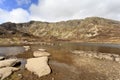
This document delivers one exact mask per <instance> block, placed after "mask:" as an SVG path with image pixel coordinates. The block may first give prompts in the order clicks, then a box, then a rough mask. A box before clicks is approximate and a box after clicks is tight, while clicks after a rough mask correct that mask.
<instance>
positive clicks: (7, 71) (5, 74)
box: [0, 67, 19, 80]
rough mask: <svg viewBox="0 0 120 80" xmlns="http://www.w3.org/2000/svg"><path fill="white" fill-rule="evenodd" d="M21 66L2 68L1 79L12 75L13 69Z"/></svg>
mask: <svg viewBox="0 0 120 80" xmlns="http://www.w3.org/2000/svg"><path fill="white" fill-rule="evenodd" d="M17 70H19V68H14V67H4V68H1V69H0V78H1V79H0V80H3V79H5V78H7V77H8V76H10V75H11V74H12V72H13V71H17Z"/></svg>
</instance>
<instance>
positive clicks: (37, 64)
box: [25, 57, 51, 77]
mask: <svg viewBox="0 0 120 80" xmlns="http://www.w3.org/2000/svg"><path fill="white" fill-rule="evenodd" d="M47 62H48V57H39V58H30V59H28V60H27V64H26V65H25V67H26V68H27V70H29V71H31V72H33V73H34V74H36V75H38V76H39V77H41V76H45V75H48V74H50V72H51V69H50V67H49V66H48V64H47Z"/></svg>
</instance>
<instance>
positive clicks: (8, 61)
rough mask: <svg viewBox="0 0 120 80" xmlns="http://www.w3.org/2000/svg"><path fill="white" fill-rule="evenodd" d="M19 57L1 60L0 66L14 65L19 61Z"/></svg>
mask: <svg viewBox="0 0 120 80" xmlns="http://www.w3.org/2000/svg"><path fill="white" fill-rule="evenodd" d="M18 62H19V60H18V59H6V60H2V61H0V68H1V67H9V66H14V65H15V64H16V63H18Z"/></svg>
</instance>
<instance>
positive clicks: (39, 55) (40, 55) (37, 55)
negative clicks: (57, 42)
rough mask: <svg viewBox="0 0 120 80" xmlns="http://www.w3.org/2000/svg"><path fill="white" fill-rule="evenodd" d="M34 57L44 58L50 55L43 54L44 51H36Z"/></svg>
mask: <svg viewBox="0 0 120 80" xmlns="http://www.w3.org/2000/svg"><path fill="white" fill-rule="evenodd" d="M33 56H34V57H43V56H50V53H48V52H43V51H39V50H38V51H34V52H33Z"/></svg>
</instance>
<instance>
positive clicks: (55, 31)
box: [0, 17, 120, 42]
mask: <svg viewBox="0 0 120 80" xmlns="http://www.w3.org/2000/svg"><path fill="white" fill-rule="evenodd" d="M118 34H120V22H119V21H114V20H109V19H104V18H99V17H89V18H85V19H81V20H70V21H62V22H56V23H48V22H40V21H30V22H28V23H19V24H15V23H4V24H1V25H0V37H5V36H6V37H7V38H8V37H9V36H10V38H11V36H13V38H12V40H13V41H17V40H18V41H19V40H20V39H23V41H25V42H27V41H30V40H29V39H30V38H31V41H35V40H39V41H40V40H41V41H53V40H72V41H103V42H104V41H107V42H114V41H119V40H120V35H118ZM21 37H22V38H21ZM25 37H27V38H25ZM34 39H35V40H34ZM119 42H120V41H119Z"/></svg>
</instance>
